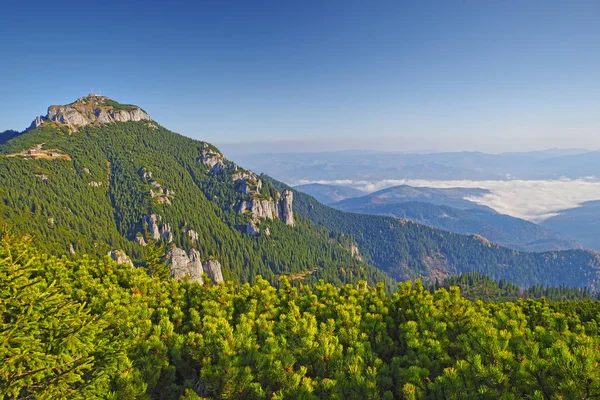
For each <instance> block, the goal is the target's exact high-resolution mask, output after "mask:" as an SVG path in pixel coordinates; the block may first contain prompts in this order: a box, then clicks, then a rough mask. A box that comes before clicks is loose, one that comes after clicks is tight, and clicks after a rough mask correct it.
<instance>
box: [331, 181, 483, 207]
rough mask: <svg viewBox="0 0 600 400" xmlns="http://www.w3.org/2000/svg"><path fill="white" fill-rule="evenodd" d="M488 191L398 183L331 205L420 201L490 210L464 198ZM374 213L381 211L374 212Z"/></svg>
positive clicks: (361, 205)
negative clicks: (397, 184)
mask: <svg viewBox="0 0 600 400" xmlns="http://www.w3.org/2000/svg"><path fill="white" fill-rule="evenodd" d="M489 192H490V191H489V190H487V189H481V188H429V187H413V186H408V185H399V186H393V187H390V188H387V189H383V190H379V191H377V192H373V193H369V194H367V195H364V196H361V197H355V198H349V199H345V200H342V201H340V202H337V203H335V204H333V207H335V208H337V209H338V210H342V211H351V212H364V210H367V209H376V208H378V207H381V206H386V205H395V204H398V203H403V202H407V201H420V202H425V203H431V204H437V205H444V206H449V207H454V208H458V209H471V208H482V209H486V210H489V211H491V209H490V208H488V207H485V206H481V205H478V204H477V203H474V202H472V201H469V200H465V197H471V196H473V197H476V196H482V195H484V194H487V193H489ZM375 214H381V213H379V212H376V213H375Z"/></svg>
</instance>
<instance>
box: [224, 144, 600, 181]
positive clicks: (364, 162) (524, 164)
mask: <svg viewBox="0 0 600 400" xmlns="http://www.w3.org/2000/svg"><path fill="white" fill-rule="evenodd" d="M234 157H235V158H236V159H239V160H241V161H240V162H242V163H244V164H246V165H249V167H250V168H251V169H252V170H255V171H257V172H262V173H266V174H269V175H271V176H274V177H275V178H277V179H279V180H282V181H284V182H287V183H290V184H299V183H308V182H310V181H321V180H324V181H334V180H342V179H343V180H348V179H350V180H354V181H361V180H366V181H378V180H383V179H429V180H434V179H435V180H503V179H558V178H562V177H567V178H571V179H574V178H579V177H584V176H594V175H598V171H600V152H597V151H587V152H586V151H585V150H578V149H567V150H559V149H550V150H547V151H541V152H529V153H503V154H486V153H480V152H453V153H430V154H417V153H383V152H373V151H341V152H323V153H269V154H256V153H254V154H253V153H236V154H235V155H234Z"/></svg>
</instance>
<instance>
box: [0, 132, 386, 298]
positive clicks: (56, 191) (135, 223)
mask: <svg viewBox="0 0 600 400" xmlns="http://www.w3.org/2000/svg"><path fill="white" fill-rule="evenodd" d="M10 139H11V140H7V141H5V142H4V143H3V144H0V182H2V185H0V229H4V230H10V231H12V232H15V233H20V234H24V233H28V234H32V235H33V236H34V237H35V238H36V243H37V245H38V247H39V248H40V249H41V250H43V251H45V252H47V253H49V254H56V255H63V254H69V250H70V248H71V247H72V248H73V252H74V253H75V254H74V255H73V256H74V257H78V256H79V255H81V254H90V255H96V256H104V255H106V254H107V253H108V252H109V251H111V250H115V249H120V250H124V251H125V253H127V254H128V255H129V256H131V258H132V259H133V260H134V262H135V263H136V264H137V265H143V264H144V252H143V247H142V246H140V245H139V244H138V243H136V242H135V238H136V236H137V235H138V234H144V229H145V228H144V225H143V218H144V216H147V215H150V214H153V213H154V214H158V215H160V216H161V217H162V221H163V222H165V223H169V224H170V226H171V229H172V235H173V245H176V246H179V247H182V248H185V249H189V248H195V249H196V250H198V251H199V252H200V254H201V256H202V257H203V259H207V258H215V259H217V260H219V261H220V263H221V264H222V265H223V273H224V275H225V277H227V278H231V279H234V280H237V281H242V282H251V281H252V280H253V279H254V277H255V276H257V275H261V276H262V277H263V278H264V279H267V280H268V281H269V282H271V283H274V284H276V283H277V282H278V277H279V276H281V275H293V274H300V275H301V276H303V280H304V281H306V282H316V281H318V280H319V279H324V280H325V281H327V282H331V283H336V284H344V283H347V282H353V281H357V280H358V279H366V280H367V281H369V282H370V283H375V282H385V283H386V286H387V287H391V286H393V285H394V280H392V279H391V278H389V277H388V276H387V275H386V274H385V273H383V272H382V271H380V270H378V269H377V268H375V267H374V266H373V265H372V264H368V263H364V262H361V261H360V260H357V259H356V257H353V256H352V254H351V252H350V250H349V248H350V245H351V243H350V242H349V241H348V240H344V239H343V238H340V237H339V236H337V235H331V234H330V233H329V231H327V230H326V229H324V228H322V227H318V226H316V225H314V224H312V223H310V222H309V221H307V220H306V219H303V218H301V217H299V218H297V219H296V226H295V227H294V228H291V227H289V226H286V225H285V224H283V223H282V222H281V221H279V220H277V219H276V220H264V221H261V227H262V229H263V230H264V229H266V228H269V230H270V235H269V236H266V235H260V236H250V235H247V234H246V233H245V224H246V222H247V218H248V217H247V216H246V215H240V214H238V213H237V212H236V210H235V206H236V204H237V202H238V201H240V200H248V199H249V195H248V194H244V193H240V192H239V191H237V190H236V187H235V185H234V183H233V181H232V171H229V170H224V171H221V172H219V173H210V171H209V167H207V166H206V165H203V164H202V163H201V162H199V161H198V157H199V154H200V150H201V149H203V148H205V147H208V148H209V149H211V151H213V152H215V153H218V150H217V149H216V148H214V147H213V146H211V145H209V144H207V143H204V142H200V141H197V140H193V139H190V138H187V137H184V136H181V135H178V134H176V133H173V132H171V131H168V130H167V129H164V128H162V127H160V126H157V125H154V124H148V123H144V122H127V123H114V124H104V125H99V126H88V127H85V128H82V129H81V130H79V131H77V132H71V131H70V130H69V129H68V128H67V127H66V126H64V125H59V124H55V123H50V122H47V123H44V124H43V125H42V126H40V127H39V128H37V129H34V130H32V131H28V132H25V133H23V134H21V135H18V136H17V137H12V136H10ZM1 142H2V141H1V140H0V143H1ZM36 145H42V148H43V149H57V151H59V152H60V153H61V154H66V155H68V156H69V157H70V158H71V160H64V159H34V158H33V157H21V156H18V157H9V156H7V155H10V154H15V153H18V152H22V151H24V150H27V149H29V148H32V147H34V146H36ZM144 169H145V170H147V171H150V172H151V173H152V178H151V179H147V178H144V177H143V174H142V171H143V170H144ZM238 171H244V170H243V169H241V168H239V169H238ZM92 183H95V184H94V186H91V184H92ZM156 184H159V185H161V188H162V189H168V190H169V191H170V192H171V193H174V194H173V195H170V196H169V199H170V203H171V204H165V203H159V202H157V201H156V198H153V197H152V195H151V191H152V190H156V187H155V186H153V185H156ZM274 191H275V188H274V187H273V186H272V185H270V184H269V183H268V182H265V183H264V186H263V188H262V189H261V192H262V193H264V195H265V196H272V195H273V193H274ZM190 229H191V230H194V231H195V232H197V234H198V241H197V243H191V242H190V239H189V236H188V235H187V234H186V232H187V231H188V230H190ZM165 245H168V243H165ZM166 247H167V248H168V246H166Z"/></svg>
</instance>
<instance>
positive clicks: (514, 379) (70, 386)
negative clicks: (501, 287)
mask: <svg viewBox="0 0 600 400" xmlns="http://www.w3.org/2000/svg"><path fill="white" fill-rule="evenodd" d="M280 286H281V287H280V288H279V289H276V288H274V287H273V286H271V285H270V284H269V283H268V282H267V281H265V280H262V279H260V278H257V279H256V280H255V282H254V284H252V285H250V284H243V285H234V284H233V283H226V284H221V285H218V286H216V285H212V284H210V283H209V284H206V285H204V286H200V285H198V284H196V283H194V284H190V283H186V282H183V283H178V282H176V281H174V280H172V279H166V280H159V279H157V278H152V277H149V276H148V274H147V273H146V270H145V269H143V268H131V267H127V266H122V265H117V264H115V263H114V262H112V261H110V260H108V259H105V260H94V259H90V258H86V257H84V258H82V259H80V260H77V261H72V260H69V259H67V258H56V257H54V256H48V255H44V254H40V253H38V252H36V251H35V250H34V249H33V248H32V245H31V243H30V241H29V240H28V239H27V238H24V239H18V240H16V239H12V238H10V237H8V236H4V237H3V238H2V240H0V313H1V315H2V319H0V398H52V399H60V398H81V399H92V398H108V399H178V398H184V399H198V398H221V399H266V398H269V399H271V398H302V399H342V398H347V399H381V398H384V399H392V398H398V399H411V398H440V399H442V398H448V399H451V398H454V399H458V398H460V399H469V398H472V399H475V398H477V399H479V398H486V399H487V398H505V399H516V398H524V397H529V398H537V399H551V398H594V397H598V396H600V369H599V368H598V362H599V361H600V351H599V350H598V349H599V346H600V339H599V337H598V329H599V328H598V320H599V318H600V317H599V314H598V312H599V311H600V306H599V303H598V302H596V301H590V300H585V301H572V302H548V301H546V300H531V299H529V300H523V299H521V300H518V301H516V302H504V303H493V302H482V301H476V302H473V301H470V300H468V299H465V298H463V297H461V295H460V293H459V290H458V288H456V287H453V288H451V289H450V290H446V289H440V290H438V291H436V292H435V293H434V294H432V293H430V292H429V291H428V290H427V288H425V287H424V286H423V285H422V284H421V283H420V282H418V281H417V282H414V283H411V282H406V283H403V284H400V285H399V287H398V291H397V292H396V293H394V294H393V295H391V296H390V295H389V294H387V293H386V292H385V291H384V288H383V287H382V285H380V286H377V287H374V288H372V287H366V286H362V285H358V286H351V285H346V286H344V287H341V288H338V287H335V286H333V285H330V284H324V283H318V284H316V285H314V286H312V287H309V286H303V287H292V286H290V284H289V283H288V282H287V281H286V280H283V281H281V285H280Z"/></svg>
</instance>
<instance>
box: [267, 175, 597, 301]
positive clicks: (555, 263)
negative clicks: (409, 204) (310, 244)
mask: <svg viewBox="0 0 600 400" xmlns="http://www.w3.org/2000/svg"><path fill="white" fill-rule="evenodd" d="M263 178H264V179H265V180H268V178H267V177H266V176H263ZM270 181H271V182H272V183H273V184H274V185H275V187H276V188H278V189H279V190H285V189H286V188H288V186H287V185H285V184H284V183H282V182H278V181H275V180H270ZM294 192H295V194H294V210H295V212H297V213H298V215H299V216H304V217H305V218H307V219H309V220H310V221H311V222H312V223H314V224H316V225H319V226H321V227H323V228H325V229H327V230H329V231H330V232H331V233H330V234H331V235H332V238H336V237H341V238H351V239H352V240H353V241H355V243H356V245H357V251H359V252H360V255H361V257H362V258H363V259H364V260H365V261H371V262H372V263H373V264H374V265H377V266H378V267H379V268H381V269H382V270H384V271H385V272H386V273H388V274H389V275H390V276H392V277H394V278H395V279H408V278H411V279H414V278H423V279H426V280H429V281H435V279H442V278H443V277H445V276H448V275H457V274H461V273H465V272H479V273H485V274H487V275H489V276H492V277H494V278H495V279H505V280H509V281H511V282H513V283H515V284H517V285H521V286H530V285H532V284H539V283H541V284H542V285H545V284H555V283H557V284H559V285H560V284H563V285H571V286H578V285H579V286H581V282H585V284H584V286H589V287H591V288H593V289H594V290H595V288H596V283H595V282H596V281H597V280H598V279H599V278H598V276H600V275H598V274H597V268H598V264H599V263H600V257H598V255H597V253H595V252H592V251H586V250H564V251H548V252H542V253H534V252H522V251H517V250H514V249H510V248H508V247H502V246H500V245H497V244H494V243H491V242H490V241H489V240H488V239H486V238H485V237H482V236H481V235H477V234H473V235H461V234H457V233H454V232H448V231H445V230H440V229H435V228H431V227H429V226H426V225H423V224H417V223H414V222H412V221H409V220H406V219H399V218H392V217H388V216H383V215H368V214H358V213H349V212H344V211H340V210H336V209H334V208H332V207H329V206H326V205H323V204H322V203H319V202H318V201H317V200H316V199H315V198H314V197H312V196H310V195H307V194H305V193H302V192H298V191H295V190H294Z"/></svg>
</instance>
